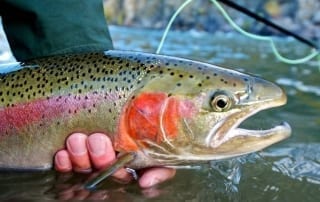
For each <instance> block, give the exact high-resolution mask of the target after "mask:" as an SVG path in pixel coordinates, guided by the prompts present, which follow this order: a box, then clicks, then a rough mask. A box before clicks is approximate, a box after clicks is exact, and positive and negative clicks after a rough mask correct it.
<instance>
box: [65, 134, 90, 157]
mask: <svg viewBox="0 0 320 202" xmlns="http://www.w3.org/2000/svg"><path fill="white" fill-rule="evenodd" d="M86 138H87V137H86V135H73V136H71V137H70V138H69V139H68V141H67V147H68V150H69V151H70V152H71V153H72V154H73V155H76V156H80V155H83V154H85V153H86V152H87V149H86Z"/></svg>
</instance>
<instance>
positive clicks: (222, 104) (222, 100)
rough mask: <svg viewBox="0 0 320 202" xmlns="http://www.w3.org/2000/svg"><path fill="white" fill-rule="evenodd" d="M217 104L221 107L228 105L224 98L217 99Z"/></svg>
mask: <svg viewBox="0 0 320 202" xmlns="http://www.w3.org/2000/svg"><path fill="white" fill-rule="evenodd" d="M217 106H218V107H219V108H221V109H224V108H225V107H226V106H227V102H226V100H224V99H220V100H218V101H217Z"/></svg>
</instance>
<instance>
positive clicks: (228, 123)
mask: <svg viewBox="0 0 320 202" xmlns="http://www.w3.org/2000/svg"><path fill="white" fill-rule="evenodd" d="M286 102H287V96H286V94H285V92H284V91H283V90H282V89H281V88H280V87H278V86H277V85H275V84H273V83H271V82H268V81H266V80H263V79H260V78H256V77H250V78H248V96H247V97H246V98H244V99H243V100H242V101H240V103H239V112H236V113H234V114H232V115H230V116H228V117H226V118H225V119H222V120H221V121H220V122H218V123H217V124H216V125H215V126H214V127H213V128H212V129H211V131H210V132H209V134H208V136H207V138H206V144H207V146H208V148H210V149H204V151H205V150H207V151H205V153H208V152H209V153H210V150H211V151H212V152H213V153H214V159H215V160H218V159H225V158H230V157H235V156H240V155H244V154H248V153H252V152H256V151H260V150H262V149H264V148H266V147H268V146H270V145H272V144H275V143H277V142H280V141H282V140H284V139H286V138H288V137H289V136H290V134H291V127H290V125H289V124H288V123H286V122H283V123H282V124H280V125H277V126H275V127H273V128H271V129H267V130H248V129H242V128H238V126H239V125H240V124H241V123H242V122H243V121H244V120H246V119H247V118H249V117H251V116H252V115H254V114H256V113H258V112H259V111H262V110H265V109H269V108H273V107H279V106H282V105H284V104H286ZM205 156H207V155H205ZM207 158H210V157H209V156H207Z"/></svg>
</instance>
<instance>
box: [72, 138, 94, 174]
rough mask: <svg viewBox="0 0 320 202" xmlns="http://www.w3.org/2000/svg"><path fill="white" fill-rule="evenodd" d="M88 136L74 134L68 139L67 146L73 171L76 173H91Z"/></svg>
mask: <svg viewBox="0 0 320 202" xmlns="http://www.w3.org/2000/svg"><path fill="white" fill-rule="evenodd" d="M86 142H87V135H85V134H83V133H74V134H72V135H70V136H69V137H68V139H67V142H66V145H67V150H68V152H69V157H70V160H71V162H72V167H73V170H74V171H76V172H90V171H91V163H90V159H89V153H88V150H87V143H86Z"/></svg>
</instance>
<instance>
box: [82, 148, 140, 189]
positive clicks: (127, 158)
mask: <svg viewBox="0 0 320 202" xmlns="http://www.w3.org/2000/svg"><path fill="white" fill-rule="evenodd" d="M135 156H136V154H135V153H133V152H132V153H126V154H124V155H122V156H121V157H119V158H118V160H117V161H116V162H115V163H114V164H112V165H111V166H110V167H108V168H106V169H105V170H103V171H101V173H100V174H99V175H98V176H96V177H95V178H93V179H91V180H89V181H88V182H87V183H85V185H84V188H85V189H93V188H94V187H95V186H96V185H97V184H99V183H100V182H101V181H103V180H104V179H106V178H107V177H109V176H110V175H112V174H113V173H115V172H116V171H117V170H119V169H120V168H122V167H124V166H125V165H126V164H128V163H129V162H131V161H132V160H134V158H135Z"/></svg>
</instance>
